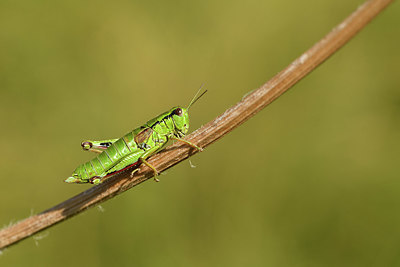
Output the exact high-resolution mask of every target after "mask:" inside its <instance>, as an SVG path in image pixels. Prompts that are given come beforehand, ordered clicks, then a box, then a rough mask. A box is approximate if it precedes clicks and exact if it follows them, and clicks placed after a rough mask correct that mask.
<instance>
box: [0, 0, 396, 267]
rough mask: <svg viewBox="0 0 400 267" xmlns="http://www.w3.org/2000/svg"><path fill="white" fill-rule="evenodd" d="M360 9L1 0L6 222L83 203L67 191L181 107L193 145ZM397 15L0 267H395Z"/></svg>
mask: <svg viewBox="0 0 400 267" xmlns="http://www.w3.org/2000/svg"><path fill="white" fill-rule="evenodd" d="M362 2H363V1H361V0H358V1H354V0H352V1H349V0H340V1H321V0H304V1H278V0H270V1H255V0H253V1H236V0H233V1H208V0H203V1H164V2H163V1H146V2H145V1H9V0H3V1H1V2H0V128H1V131H0V146H1V154H0V164H1V165H0V166H1V175H0V176H1V179H0V203H1V205H0V224H1V225H2V226H6V225H9V224H10V223H13V222H16V221H18V220H21V219H23V218H25V217H27V216H29V215H31V214H32V213H37V212H41V211H43V210H45V209H47V208H49V207H51V206H53V205H55V204H57V203H59V202H61V201H63V200H65V199H67V198H69V197H72V196H74V195H75V194H77V193H79V192H81V191H83V190H85V189H87V188H89V187H90V186H87V185H69V184H65V183H63V179H64V178H66V177H67V176H69V175H70V174H71V172H72V171H73V170H74V169H75V167H76V166H77V165H78V164H80V163H82V162H84V161H86V160H88V159H90V158H91V157H93V155H91V154H90V153H87V152H83V151H82V150H81V147H80V142H81V141H82V140H84V139H89V138H92V139H103V138H114V137H120V136H121V135H123V134H125V133H126V132H128V131H130V130H132V129H133V128H135V127H137V126H139V125H140V124H142V123H144V122H145V121H146V120H148V119H150V118H153V117H154V116H156V115H158V114H159V113H161V112H163V111H165V110H168V109H169V108H170V107H171V106H175V105H186V104H187V103H188V102H189V100H190V99H191V98H192V96H193V95H194V93H195V92H196V90H197V89H198V87H199V86H200V85H201V84H202V83H203V82H204V83H205V84H206V88H207V89H208V90H209V92H208V93H207V94H206V95H205V96H204V97H203V98H202V99H201V101H199V102H198V103H196V105H195V106H194V107H193V109H192V110H191V130H194V129H196V128H198V127H200V126H201V125H202V124H205V123H206V122H208V121H210V120H211V119H213V118H215V117H216V116H217V115H219V114H220V113H222V112H223V111H224V110H225V109H227V108H228V107H230V106H232V105H233V104H235V103H236V102H237V101H239V100H240V99H241V98H242V96H243V95H245V94H246V93H247V92H248V91H250V90H252V89H255V88H257V87H259V86H260V85H261V84H263V83H264V82H266V81H267V80H268V79H269V78H271V77H272V76H273V75H275V74H276V73H277V72H278V71H280V70H281V69H283V68H284V67H285V66H287V65H288V64H289V63H290V62H291V61H292V60H294V59H295V58H296V57H298V56H299V55H300V54H301V53H302V52H303V51H305V50H306V49H308V48H309V47H310V46H311V45H313V44H314V42H316V41H317V40H319V39H320V38H322V37H323V36H324V35H325V34H326V33H327V32H329V31H330V30H331V29H332V28H333V27H334V26H335V25H337V24H338V23H340V22H341V20H342V19H344V18H345V17H346V16H347V15H349V14H350V13H351V12H352V11H354V10H355V9H356V8H357V7H358V6H359V5H360V4H361V3H362ZM399 22H400V7H399V4H398V3H395V4H394V5H392V6H390V7H389V8H388V9H387V10H385V11H384V12H383V13H382V14H381V15H380V16H379V17H378V18H377V19H376V20H375V21H373V22H372V23H371V24H370V25H368V27H367V28H366V29H365V30H363V31H362V32H361V33H360V34H359V35H358V36H357V37H356V38H355V39H353V40H352V41H351V42H350V43H349V44H348V45H346V46H345V47H344V49H342V50H341V51H339V52H338V53H337V54H335V55H334V56H333V57H332V58H331V59H329V60H328V61H327V62H325V63H324V64H323V65H322V66H321V67H319V68H318V69H317V70H316V71H314V72H313V73H312V74H311V75H310V76H309V77H307V78H306V79H304V80H303V81H301V82H300V83H299V84H297V85H296V86H295V87H294V88H292V89H291V90H290V91H289V92H288V93H287V94H285V95H284V96H282V97H281V98H280V99H279V100H277V101H276V102H274V103H273V104H272V105H271V106H269V107H267V108H266V109H265V110H263V111H262V112H260V113H259V114H258V115H257V116H255V117H254V118H253V119H251V120H250V121H248V122H246V123H245V124H244V125H242V126H241V127H239V128H238V129H236V130H235V131H233V132H232V133H230V134H229V135H227V136H226V137H224V138H223V139H221V140H220V141H218V142H217V143H215V144H213V145H212V146H210V147H208V148H207V149H206V150H205V152H203V153H200V154H197V155H196V156H195V157H193V158H192V162H193V164H194V165H196V166H197V167H196V168H194V169H193V168H191V167H190V165H189V163H188V161H186V162H183V163H182V164H179V165H178V166H176V167H174V168H172V169H170V170H168V171H167V174H166V175H163V176H162V177H161V180H162V181H161V182H160V183H154V182H151V181H149V182H146V183H144V184H142V185H140V186H138V187H136V188H134V189H133V190H130V191H128V192H126V193H124V194H122V195H121V196H119V197H116V198H114V199H112V200H110V201H107V202H106V203H103V204H102V205H101V208H94V209H91V210H88V211H87V212H85V213H83V214H82V215H79V216H77V217H74V218H72V219H71V220H68V221H65V222H63V223H61V224H58V225H56V226H55V227H53V228H51V229H48V230H46V231H44V232H43V233H41V234H39V235H37V236H36V237H35V238H29V239H27V240H24V241H22V242H21V243H19V244H17V245H15V246H13V247H11V248H9V249H7V250H5V251H3V254H2V255H1V257H0V265H1V266H28V265H29V266H78V265H80V266H110V265H114V266H400V227H399V226H400V212H399V211H400V179H399V178H400V177H399V176H400V175H399V173H400V172H399V159H400V153H399V152H400V142H399V137H400V90H399V88H400V79H399V67H400V66H399V62H400V53H399V52H398V50H399V44H400V42H399V41H400V35H399V33H400V32H399V25H400V23H399Z"/></svg>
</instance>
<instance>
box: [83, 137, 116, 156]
mask: <svg viewBox="0 0 400 267" xmlns="http://www.w3.org/2000/svg"><path fill="white" fill-rule="evenodd" d="M117 140H118V139H109V140H100V141H92V140H85V141H82V143H81V146H82V149H83V150H85V151H91V152H95V153H98V154H100V153H101V152H103V151H104V150H106V149H107V148H109V147H110V146H111V145H112V144H113V143H115V142H116V141H117Z"/></svg>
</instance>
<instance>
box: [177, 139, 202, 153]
mask: <svg viewBox="0 0 400 267" xmlns="http://www.w3.org/2000/svg"><path fill="white" fill-rule="evenodd" d="M171 139H172V140H176V141H179V142H182V143H185V144H188V145H189V146H191V147H193V148H195V149H197V150H198V151H200V152H202V151H203V149H202V148H201V147H199V146H197V145H195V144H193V143H192V142H189V141H187V140H185V139H182V138H179V137H175V136H173V137H171Z"/></svg>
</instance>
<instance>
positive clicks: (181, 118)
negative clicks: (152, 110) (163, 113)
mask: <svg viewBox="0 0 400 267" xmlns="http://www.w3.org/2000/svg"><path fill="white" fill-rule="evenodd" d="M170 116H171V118H172V120H173V121H174V125H175V133H176V135H177V136H178V137H183V136H185V135H186V134H187V132H188V131H189V112H188V110H187V109H186V108H183V107H174V108H172V109H171V113H170Z"/></svg>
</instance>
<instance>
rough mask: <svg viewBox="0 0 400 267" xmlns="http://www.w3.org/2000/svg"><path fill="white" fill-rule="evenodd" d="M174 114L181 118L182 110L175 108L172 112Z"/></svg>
mask: <svg viewBox="0 0 400 267" xmlns="http://www.w3.org/2000/svg"><path fill="white" fill-rule="evenodd" d="M174 114H175V115H178V116H182V109H181V108H177V109H175V110H174Z"/></svg>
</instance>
